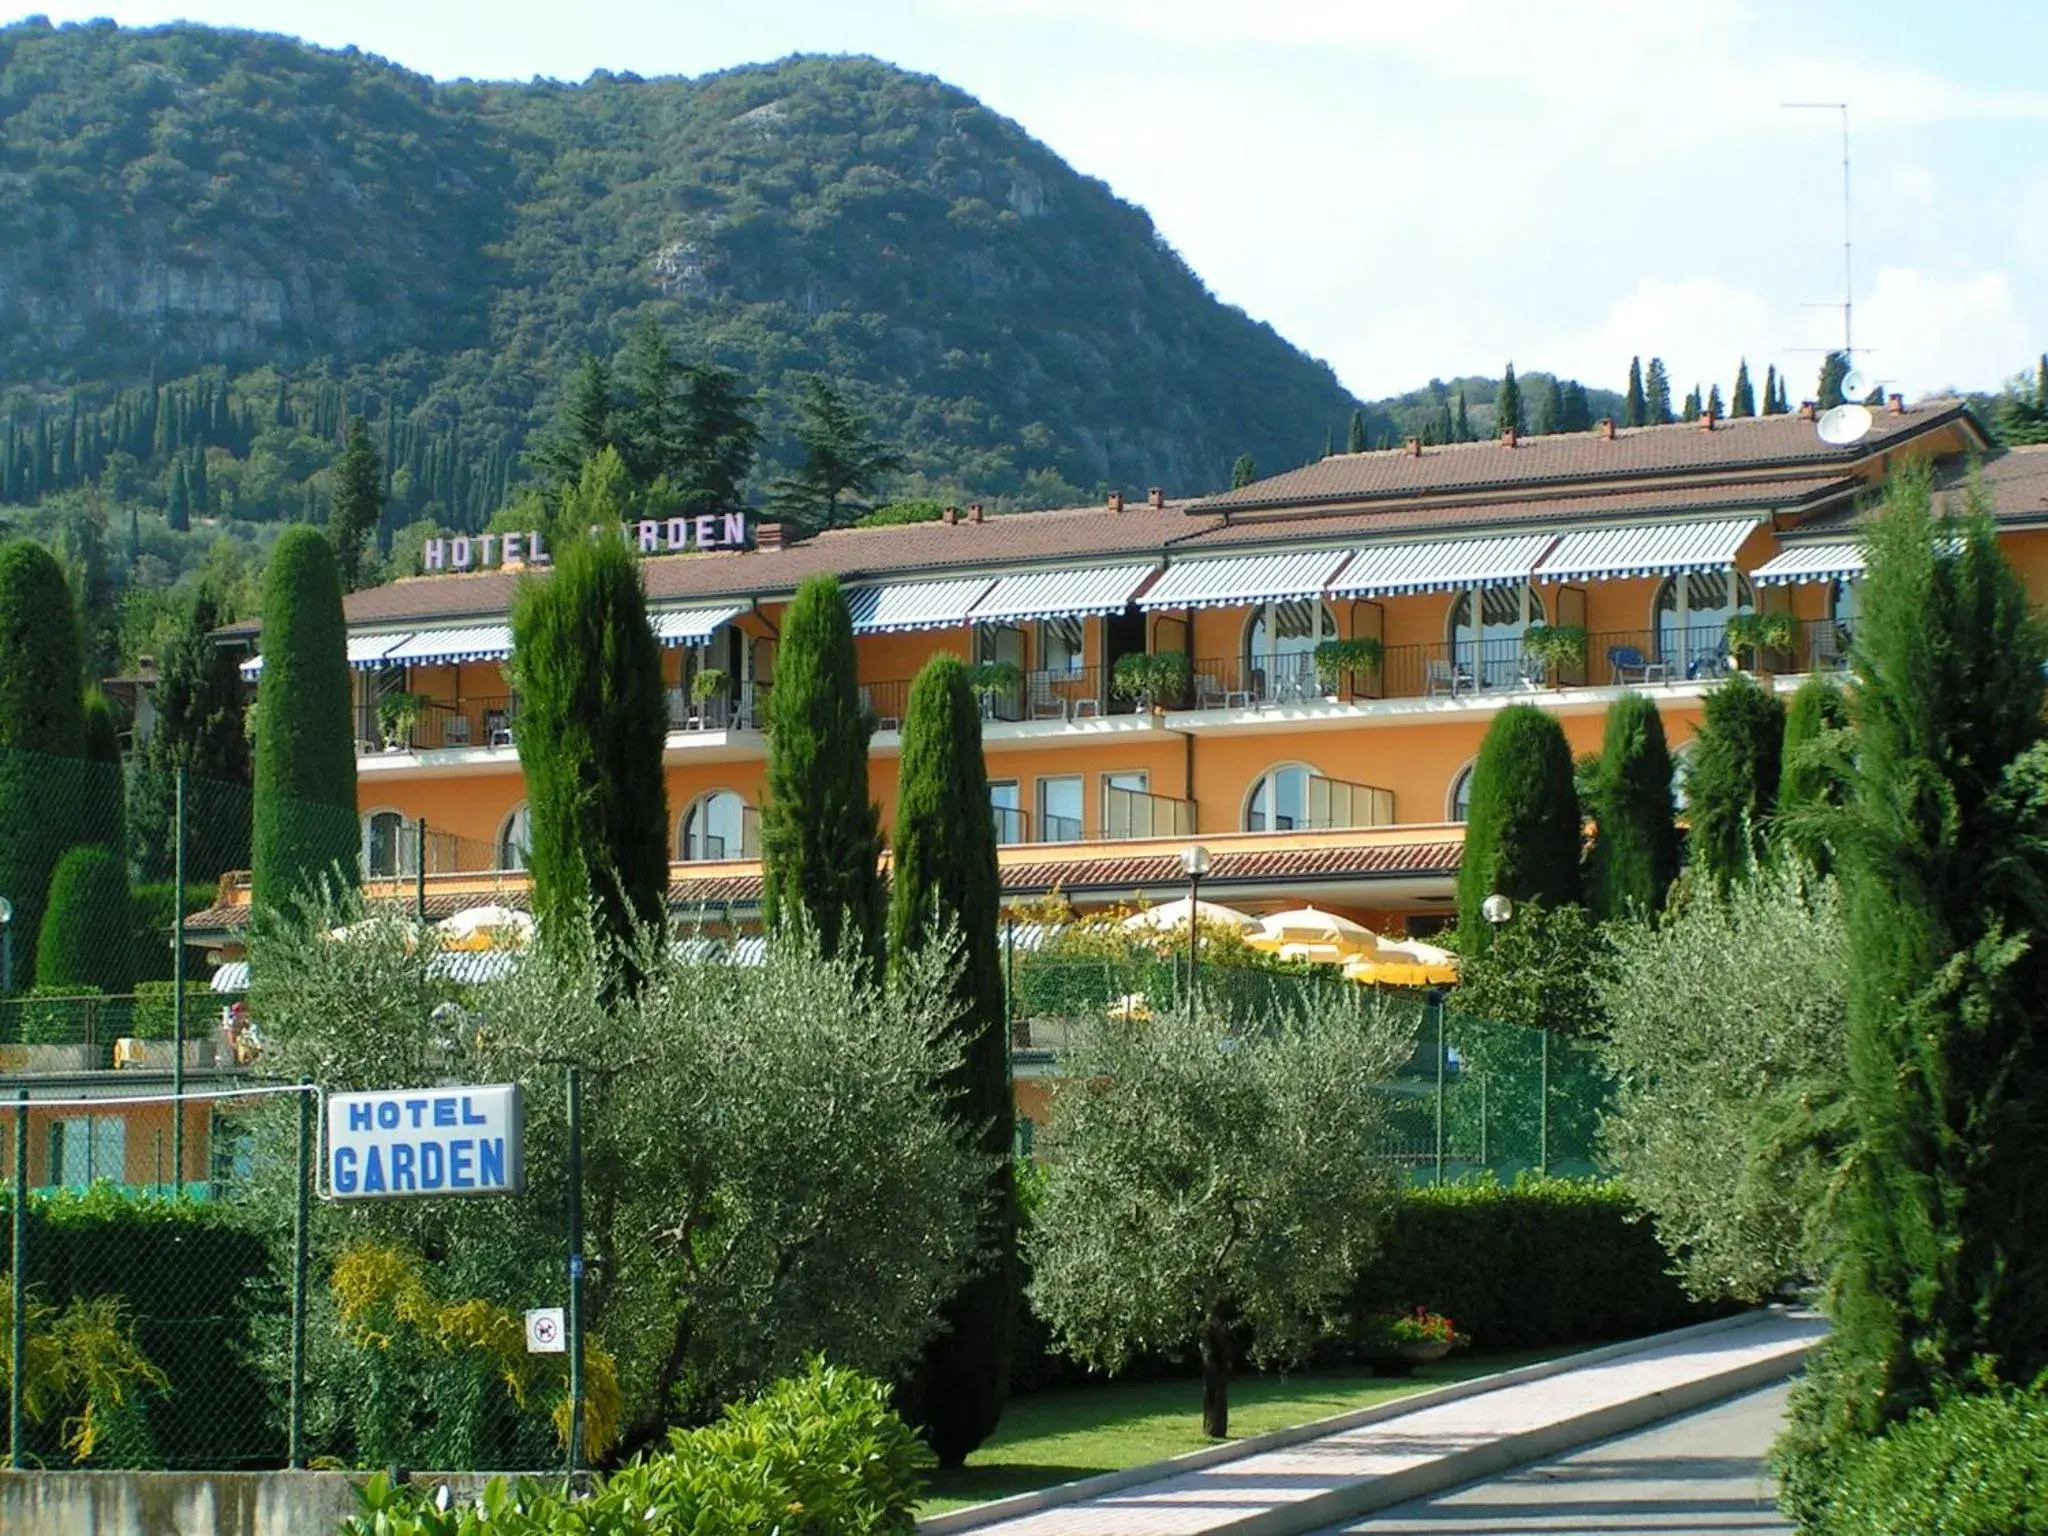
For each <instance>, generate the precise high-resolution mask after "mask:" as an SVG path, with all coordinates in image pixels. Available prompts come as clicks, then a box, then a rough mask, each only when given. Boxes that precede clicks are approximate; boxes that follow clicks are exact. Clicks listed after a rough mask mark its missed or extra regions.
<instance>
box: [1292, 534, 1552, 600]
mask: <svg viewBox="0 0 2048 1536" xmlns="http://www.w3.org/2000/svg"><path fill="white" fill-rule="evenodd" d="M1556 541H1557V536H1556V535H1555V534H1549V533H1522V534H1514V535H1510V536H1505V537H1502V538H1497V539H1435V540H1432V541H1431V542H1429V543H1427V544H1368V545H1366V546H1365V547H1364V548H1362V549H1359V550H1356V551H1354V552H1353V554H1352V556H1351V563H1350V564H1349V565H1347V566H1345V567H1344V574H1343V575H1342V576H1340V577H1338V578H1337V580H1335V581H1333V582H1332V583H1330V593H1331V595H1332V596H1334V597H1380V596H1383V595H1385V594H1389V593H1394V592H1451V591H1456V590H1458V589H1459V588H1462V587H1490V586H1505V585H1509V584H1511V583H1515V582H1523V581H1527V580H1528V579H1529V577H1530V575H1531V573H1533V572H1534V571H1535V569H1536V562H1537V561H1539V560H1541V559H1542V558H1543V552H1544V551H1545V550H1546V549H1548V548H1550V546H1551V545H1552V544H1553V543H1555V542H1556Z"/></svg>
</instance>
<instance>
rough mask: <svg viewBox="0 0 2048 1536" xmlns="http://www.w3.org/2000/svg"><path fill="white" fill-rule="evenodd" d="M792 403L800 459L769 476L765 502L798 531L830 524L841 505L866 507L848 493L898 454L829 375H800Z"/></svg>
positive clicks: (863, 490) (865, 488)
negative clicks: (799, 387)
mask: <svg viewBox="0 0 2048 1536" xmlns="http://www.w3.org/2000/svg"><path fill="white" fill-rule="evenodd" d="M796 409H797V424H796V440H797V445H798V446H799V447H801V448H802V449H803V455H804V456H803V462H802V463H801V464H800V465H799V466H798V467H797V469H796V471H795V472H794V473H792V474H787V475H783V476H781V477H779V478H778V479H777V480H776V481H775V484H774V486H773V487H772V488H771V490H770V492H769V499H770V503H771V504H772V505H773V506H774V508H775V510H776V511H777V512H778V513H780V514H781V515H782V517H783V518H784V519H785V520H786V521H788V522H790V523H793V524H794V525H795V526H796V527H797V528H798V529H800V530H802V531H803V532H806V533H814V532H816V531H818V530H819V529H822V528H836V527H838V526H839V518H840V514H841V512H842V511H846V512H856V513H857V512H864V511H867V510H868V508H867V507H866V506H864V505H863V504H861V503H860V502H858V501H856V500H853V499H852V498H856V497H860V496H864V495H866V494H867V493H868V492H869V491H870V490H872V489H873V488H874V486H875V485H876V484H877V482H879V481H880V480H881V478H882V476H884V475H886V474H889V473H891V472H892V471H895V470H898V469H901V468H902V467H903V459H902V457H901V456H900V455H899V454H898V453H897V452H896V451H895V450H894V449H892V448H887V447H884V446H883V445H882V443H881V441H880V440H879V439H878V438H876V437H875V436H874V435H873V434H872V433H871V432H870V431H869V428H868V422H867V419H866V418H865V417H863V416H862V415H861V414H860V413H859V412H858V411H856V410H855V409H854V408H853V406H852V405H851V404H850V403H849V402H848V401H847V399H846V397H845V396H844V394H842V393H841V391H840V389H839V388H838V386H837V385H835V384H833V383H832V382H831V381H830V380H829V379H824V378H820V377H818V376H816V375H812V376H811V377H810V378H807V379H805V380H804V382H803V389H802V391H801V392H800V393H799V394H798V396H797V407H796Z"/></svg>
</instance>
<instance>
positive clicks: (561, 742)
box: [512, 449, 668, 943]
mask: <svg viewBox="0 0 2048 1536" xmlns="http://www.w3.org/2000/svg"><path fill="white" fill-rule="evenodd" d="M628 494H629V491H628V488H627V485H626V471H625V466H624V465H623V464H622V463H621V462H620V460H619V456H618V454H617V453H615V452H613V451H612V450H611V449H606V450H605V451H604V452H603V453H601V454H599V455H598V456H597V458H595V459H593V460H592V461H591V462H590V463H589V464H588V465H587V466H585V468H584V471H583V477H582V481H581V483H580V484H579V486H578V488H577V492H576V495H575V496H574V497H573V498H571V501H570V503H569V506H570V509H571V510H572V511H573V512H574V513H575V514H576V515H575V517H574V518H573V521H572V526H583V525H592V526H596V527H599V528H602V529H604V530H605V532H603V533H602V534H601V535H599V536H598V537H596V538H592V537H590V536H589V535H587V534H585V535H581V536H576V537H571V538H570V539H568V540H567V541H566V542H565V543H564V544H563V546H562V548H561V549H560V550H559V551H558V553H557V554H556V557H555V570H554V575H553V576H552V577H551V578H549V579H547V580H544V581H543V580H534V579H531V578H528V579H527V580H524V581H522V582H521V583H520V587H519V591H518V593H517V595H516V597H515V598H514V600H513V605H512V665H513V671H514V674H515V675H516V677H517V678H518V683H519V691H520V711H519V766H520V768H521V769H522V770H523V771H524V772H525V775H526V798H527V806H528V808H529V813H530V815H531V817H532V823H533V841H532V844H531V845H530V848H529V851H528V854H527V868H528V869H529V870H531V871H532V875H533V909H534V914H535V916H536V917H537V918H538V919H539V921H540V922H541V923H542V925H543V926H553V927H557V928H558V929H559V928H560V927H561V926H562V925H566V924H571V923H575V922H579V921H581V920H582V917H583V915H584V913H585V911H586V910H587V911H588V912H589V913H590V915H591V917H592V918H593V919H594V921H595V924H596V927H597V929H598V932H599V933H600V934H601V935H605V936H608V937H610V938H613V939H616V940H618V941H620V942H622V943H624V942H628V941H630V939H631V938H632V936H633V935H634V933H635V932H636V931H637V930H638V929H639V928H641V927H643V926H645V925H647V924H650V923H658V922H660V921H661V920H662V916H663V913H664V911H665V910H666V903H667V898H668V788H667V780H666V776H665V774H664V773H663V770H662V765H661V754H662V749H663V747H664V746H665V745H666V744H667V741H668V697H667V693H666V691H665V688H664V685H663V683H662V679H661V645H660V642H659V641H657V640H656V639H655V638H654V631H653V629H652V627H651V626H650V625H649V624H648V622H647V595H646V592H645V590H644V589H643V588H642V586H641V584H640V566H639V562H638V561H637V560H636V559H635V558H634V556H633V553H632V551H631V550H630V549H628V548H627V547H626V542H625V538H624V534H623V531H622V530H621V529H620V528H619V526H618V525H619V523H620V518H621V511H622V509H621V501H622V499H623V498H624V497H625V496H627V495H628Z"/></svg>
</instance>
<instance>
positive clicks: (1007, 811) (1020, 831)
mask: <svg viewBox="0 0 2048 1536" xmlns="http://www.w3.org/2000/svg"><path fill="white" fill-rule="evenodd" d="M988 809H989V816H990V818H991V819H992V820H993V821H994V822H995V826H996V842H997V843H999V844H1009V843H1021V842H1023V841H1024V800H1023V796H1022V793H1021V791H1020V790H1019V789H1018V787H1017V781H1016V780H1015V779H992V780H990V781H989V786H988Z"/></svg>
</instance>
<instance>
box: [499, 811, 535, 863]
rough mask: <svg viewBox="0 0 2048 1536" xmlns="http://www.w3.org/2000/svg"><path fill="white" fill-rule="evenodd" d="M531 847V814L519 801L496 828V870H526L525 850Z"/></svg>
mask: <svg viewBox="0 0 2048 1536" xmlns="http://www.w3.org/2000/svg"><path fill="white" fill-rule="evenodd" d="M532 846H533V812H532V811H531V810H530V809H528V807H527V805H526V802H525V801H523V800H522V801H521V802H520V803H519V804H518V806H516V807H515V808H514V809H513V812H512V814H511V815H510V816H507V817H506V818H505V824H504V825H503V826H502V827H500V828H498V868H500V869H524V868H526V850H527V849H528V848H530V847H532Z"/></svg>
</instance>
